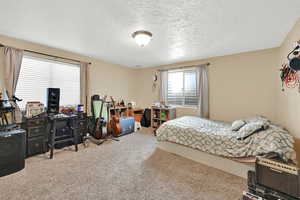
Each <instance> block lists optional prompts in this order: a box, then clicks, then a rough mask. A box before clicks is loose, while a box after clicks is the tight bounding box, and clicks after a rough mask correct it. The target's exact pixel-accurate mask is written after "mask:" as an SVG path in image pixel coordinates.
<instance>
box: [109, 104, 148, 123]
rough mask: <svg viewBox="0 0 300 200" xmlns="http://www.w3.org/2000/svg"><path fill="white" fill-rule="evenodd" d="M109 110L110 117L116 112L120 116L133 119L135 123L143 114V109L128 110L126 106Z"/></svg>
mask: <svg viewBox="0 0 300 200" xmlns="http://www.w3.org/2000/svg"><path fill="white" fill-rule="evenodd" d="M109 110H110V114H111V115H114V114H115V113H116V112H119V114H120V115H121V116H128V117H134V118H135V120H136V121H140V119H141V118H142V115H143V113H144V108H131V109H129V108H128V107H127V106H116V108H110V109H109ZM138 119H139V120H138Z"/></svg>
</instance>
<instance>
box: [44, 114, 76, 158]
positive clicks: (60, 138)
mask: <svg viewBox="0 0 300 200" xmlns="http://www.w3.org/2000/svg"><path fill="white" fill-rule="evenodd" d="M61 121H65V122H67V127H66V129H65V130H66V131H61V132H58V131H57V123H58V122H61ZM49 122H50V127H51V128H50V140H49V148H50V159H52V158H53V150H54V148H55V144H60V143H65V142H69V141H71V142H73V143H74V145H75V151H78V145H77V144H78V132H77V115H64V116H62V115H52V116H49ZM69 131H70V132H71V135H70V134H69V133H70V132H69Z"/></svg>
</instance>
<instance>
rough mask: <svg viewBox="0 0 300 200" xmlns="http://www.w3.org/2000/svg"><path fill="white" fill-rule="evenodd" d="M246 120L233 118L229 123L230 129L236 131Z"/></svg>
mask: <svg viewBox="0 0 300 200" xmlns="http://www.w3.org/2000/svg"><path fill="white" fill-rule="evenodd" d="M245 124H246V122H245V121H244V120H235V121H234V122H232V124H231V130H232V131H238V130H239V129H240V128H242V127H243V126H244V125H245Z"/></svg>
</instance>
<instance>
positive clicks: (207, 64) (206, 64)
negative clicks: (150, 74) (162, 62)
mask: <svg viewBox="0 0 300 200" xmlns="http://www.w3.org/2000/svg"><path fill="white" fill-rule="evenodd" d="M201 65H205V66H209V65H210V63H209V62H208V63H204V64H199V65H189V66H182V67H173V68H169V69H159V70H157V71H169V70H175V69H184V68H190V67H198V66H201Z"/></svg>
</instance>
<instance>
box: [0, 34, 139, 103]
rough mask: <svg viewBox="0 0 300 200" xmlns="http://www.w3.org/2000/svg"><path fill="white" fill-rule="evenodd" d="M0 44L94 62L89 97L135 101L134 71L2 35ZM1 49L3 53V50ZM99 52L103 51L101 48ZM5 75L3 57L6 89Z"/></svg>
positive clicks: (0, 72)
mask: <svg viewBox="0 0 300 200" xmlns="http://www.w3.org/2000/svg"><path fill="white" fill-rule="evenodd" d="M0 43H2V44H4V45H7V46H12V47H16V48H20V49H28V50H33V51H37V52H42V53H46V54H51V55H56V56H61V57H65V58H71V59H77V60H81V61H86V62H92V65H90V66H89V70H88V85H89V96H90V95H93V94H107V95H112V96H114V97H115V98H117V99H118V98H124V99H125V100H134V99H132V97H133V96H134V90H133V84H134V73H135V70H134V69H130V68H126V67H123V66H120V65H115V64H111V63H107V62H104V61H101V60H97V59H92V58H88V57H85V56H80V55H77V54H74V53H70V52H66V51H62V50H58V49H55V48H50V47H46V46H43V45H38V44H34V43H31V42H26V41H22V40H17V39H14V38H10V37H6V36H1V35H0ZM0 49H1V51H3V48H0ZM99 50H101V47H99ZM0 55H2V54H0ZM3 73H4V70H3V57H0V88H3V87H4V77H3ZM62 95H63V94H62Z"/></svg>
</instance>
